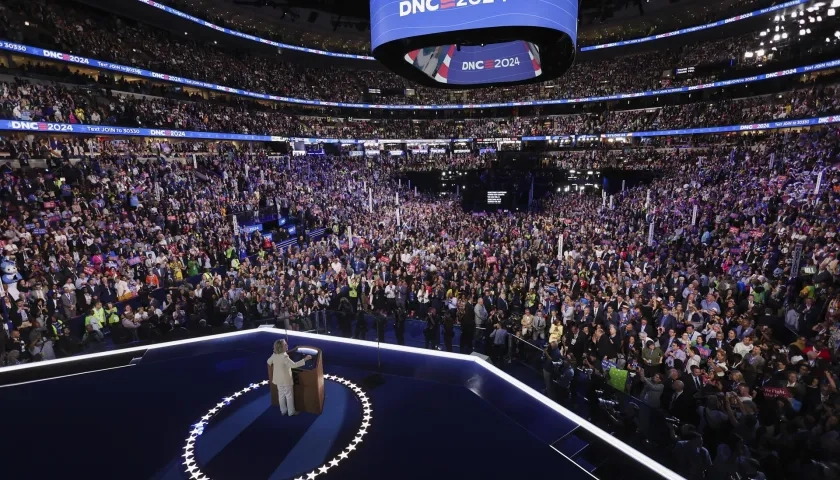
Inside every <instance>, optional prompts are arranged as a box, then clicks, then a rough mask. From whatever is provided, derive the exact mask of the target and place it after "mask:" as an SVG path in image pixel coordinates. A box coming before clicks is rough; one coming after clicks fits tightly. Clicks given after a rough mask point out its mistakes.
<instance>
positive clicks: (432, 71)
mask: <svg viewBox="0 0 840 480" xmlns="http://www.w3.org/2000/svg"><path fill="white" fill-rule="evenodd" d="M405 60H406V61H407V62H409V63H411V64H412V65H413V66H414V67H415V68H417V69H419V70H421V71H422V72H423V73H425V74H426V75H428V76H430V77H431V78H434V79H435V80H436V81H438V82H440V83H448V84H453V85H473V84H477V83H501V82H518V81H520V80H526V79H529V78H535V77H539V76H540V75H542V67H541V65H540V51H539V48H538V47H537V46H536V45H534V44H533V43H530V42H525V41H521V40H520V41H514V42H504V43H495V44H490V45H485V46H481V45H470V46H458V45H444V46H440V47H433V48H424V49H421V50H415V51H413V52H410V53H409V54H408V55H406V56H405Z"/></svg>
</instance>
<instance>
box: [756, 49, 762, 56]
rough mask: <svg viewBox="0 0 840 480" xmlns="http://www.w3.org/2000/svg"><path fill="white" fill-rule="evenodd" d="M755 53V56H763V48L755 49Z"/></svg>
mask: <svg viewBox="0 0 840 480" xmlns="http://www.w3.org/2000/svg"><path fill="white" fill-rule="evenodd" d="M755 54H756V56H759V57H763V56H764V49H763V48H762V49H761V50H756V51H755Z"/></svg>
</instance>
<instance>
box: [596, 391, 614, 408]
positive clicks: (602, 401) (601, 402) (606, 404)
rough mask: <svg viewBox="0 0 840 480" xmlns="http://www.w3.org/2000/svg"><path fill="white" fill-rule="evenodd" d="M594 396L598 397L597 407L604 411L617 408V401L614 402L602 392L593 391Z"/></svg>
mask: <svg viewBox="0 0 840 480" xmlns="http://www.w3.org/2000/svg"><path fill="white" fill-rule="evenodd" d="M595 395H596V396H597V397H598V406H599V407H601V408H606V409H614V408H616V407H618V400H614V399H613V398H611V397H610V396H609V395H605V394H604V391H603V390H595ZM604 397H606V398H604Z"/></svg>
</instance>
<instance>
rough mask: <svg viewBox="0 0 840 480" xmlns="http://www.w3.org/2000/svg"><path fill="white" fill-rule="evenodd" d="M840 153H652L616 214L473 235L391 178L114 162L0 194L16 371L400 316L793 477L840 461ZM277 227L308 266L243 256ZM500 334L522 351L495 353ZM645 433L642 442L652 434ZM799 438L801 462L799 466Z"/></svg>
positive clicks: (20, 177) (372, 171) (822, 132)
mask: <svg viewBox="0 0 840 480" xmlns="http://www.w3.org/2000/svg"><path fill="white" fill-rule="evenodd" d="M837 135H838V131H837V129H836V128H828V127H826V128H823V129H817V130H809V131H804V132H801V133H798V134H797V133H791V132H788V133H785V134H782V133H779V134H772V135H770V136H765V137H764V138H763V140H761V141H760V142H758V143H757V144H755V145H752V146H751V147H749V148H742V147H719V146H712V147H710V148H705V149H692V150H680V151H677V150H672V151H670V152H669V151H664V152H658V153H657V155H659V157H658V159H657V160H656V161H657V162H659V163H660V164H661V165H664V166H667V168H663V169H662V170H661V172H660V173H661V175H662V176H661V177H660V178H658V179H656V180H654V181H653V182H652V183H650V184H648V185H643V186H640V187H636V188H631V189H628V190H626V191H624V192H618V193H617V194H615V196H614V197H613V199H612V200H611V201H610V203H609V204H608V203H607V202H606V200H604V199H602V198H601V197H600V196H590V195H577V194H574V195H564V194H556V195H550V196H548V197H546V198H542V199H539V204H540V205H541V208H539V209H537V210H534V211H531V212H527V213H508V212H499V213H481V214H480V215H475V214H472V213H470V212H465V211H463V210H461V208H460V207H459V206H458V205H456V204H455V203H453V202H454V201H453V200H441V199H439V198H435V197H432V196H427V195H426V194H423V193H418V194H415V193H414V192H412V191H410V190H408V188H407V186H406V185H405V184H404V183H402V182H394V181H393V177H392V175H393V173H394V172H395V171H396V170H397V169H396V167H395V166H396V164H397V163H398V162H399V160H397V159H393V158H390V157H382V158H379V159H377V160H376V161H373V162H371V161H367V160H361V159H358V158H353V157H333V156H312V157H297V158H288V157H285V158H284V157H277V156H270V155H266V154H265V153H263V152H243V151H238V150H237V149H235V148H234V147H233V146H231V145H225V144H219V145H217V146H216V147H214V148H206V149H205V150H208V151H209V153H207V154H204V155H201V158H200V161H199V160H196V161H195V163H194V164H192V165H191V164H190V162H189V161H187V162H186V163H183V164H182V163H180V162H178V161H175V160H170V161H167V160H163V161H162V160H160V159H144V158H142V157H140V156H138V155H137V154H136V153H135V152H131V151H127V150H126V149H128V148H130V145H126V144H125V143H120V142H117V143H108V142H105V143H100V144H98V145H97V146H96V150H97V152H96V153H97V155H96V156H90V157H87V156H86V157H85V158H84V159H83V160H82V161H81V162H80V163H79V164H77V165H76V166H75V167H74V169H72V170H68V169H66V166H64V167H59V168H64V169H65V170H51V171H49V172H44V171H31V172H29V171H21V172H18V171H9V170H7V171H6V172H4V175H3V176H2V177H0V182H2V185H0V195H2V207H1V208H2V209H3V211H2V213H3V215H2V217H1V218H2V220H0V222H2V225H0V230H2V231H3V237H4V240H3V242H4V246H3V248H4V258H5V261H4V264H3V272H4V290H5V296H4V303H3V305H4V307H3V310H2V311H3V316H4V324H3V325H4V328H3V335H4V340H3V342H2V345H3V349H4V351H3V357H4V362H5V363H6V364H15V363H18V362H27V361H38V360H45V359H50V358H54V357H58V356H64V355H71V354H74V353H76V352H79V351H82V350H84V351H94V350H96V349H98V348H104V345H105V344H108V343H109V342H114V343H120V342H126V341H132V339H135V338H136V339H141V340H149V339H154V338H177V336H178V335H185V334H187V333H186V332H193V331H195V332H202V331H217V330H214V329H218V328H230V329H236V328H244V327H245V326H247V325H248V324H251V323H253V322H258V321H266V320H269V321H275V322H277V323H280V324H286V325H289V326H290V327H292V328H303V329H311V328H312V327H313V325H314V324H316V323H318V322H320V321H322V320H319V315H324V316H326V312H328V311H330V312H338V313H337V314H335V313H334V314H333V315H338V318H339V325H340V329H341V331H342V333H345V334H351V333H352V332H351V330H352V329H353V325H351V324H350V323H349V320H348V319H350V318H351V315H352V314H354V313H355V312H359V311H361V312H365V311H369V312H384V313H387V314H397V315H406V316H408V317H411V318H419V319H422V320H424V321H426V322H428V324H429V325H431V328H430V329H429V330H428V331H429V332H435V328H438V327H440V328H441V329H442V331H443V340H444V342H443V343H444V345H445V347H441V348H448V349H451V348H452V345H451V344H452V338H453V337H452V335H451V332H452V328H454V326H455V325H457V324H460V326H461V331H462V335H461V341H462V349H461V351H462V352H468V351H470V350H471V348H472V346H473V341H475V342H476V343H477V344H479V345H481V344H482V343H483V344H484V347H483V348H485V351H486V352H487V353H489V354H490V355H491V357H492V358H493V359H494V361H496V362H497V363H499V364H503V363H502V362H503V361H504V357H506V356H508V355H513V356H516V355H519V353H517V351H516V350H515V349H516V348H523V349H524V346H523V345H522V342H521V341H520V340H518V339H519V338H521V339H526V340H528V341H529V342H534V343H536V344H545V345H547V351H546V355H547V356H548V357H547V358H551V359H552V362H549V365H552V366H553V365H554V362H557V363H561V364H563V365H568V366H577V367H579V368H581V369H584V370H585V371H588V372H590V373H589V374H590V375H601V374H603V375H609V376H610V377H612V376H617V375H619V372H625V371H629V372H632V373H634V374H635V380H633V381H631V382H630V383H629V385H628V386H627V388H628V389H629V390H630V391H631V392H633V393H636V394H637V395H639V397H640V399H641V401H642V402H643V403H644V404H645V405H646V406H647V407H646V408H649V409H653V410H654V411H657V412H658V411H665V412H667V413H668V414H669V415H672V416H674V417H676V418H678V419H679V422H681V423H682V425H683V427H682V428H681V432H682V434H684V435H685V437H684V439H682V440H679V441H681V442H685V441H690V442H696V441H697V440H696V439H697V438H698V436H700V435H702V438H703V441H704V442H705V449H706V450H707V451H708V452H709V458H710V459H714V463H711V460H710V463H709V464H707V465H704V466H703V467H702V468H704V469H708V470H709V471H710V472H711V471H716V470H715V469H724V470H726V471H731V472H734V471H740V470H738V469H740V468H746V467H750V468H759V469H761V470H762V471H764V472H765V474H766V475H767V476H768V478H769V477H772V476H774V475H783V474H789V473H791V472H793V471H795V469H797V468H799V466H800V463H798V462H801V461H805V460H809V459H814V458H818V459H823V458H830V456H831V455H832V454H833V453H835V450H836V448H837V447H836V444H835V443H834V442H833V441H832V440H831V439H832V435H833V432H834V429H833V427H832V423H831V418H833V416H832V413H831V412H832V411H833V405H834V403H835V400H836V399H835V396H836V392H835V390H834V377H833V374H834V371H835V368H836V367H835V366H834V365H833V362H832V361H833V360H834V358H835V357H834V355H835V351H836V349H837V348H838V342H837V341H836V339H835V337H836V336H837V335H835V333H836V330H837V325H836V324H837V322H838V320H840V319H838V316H837V315H836V310H837V309H836V308H835V307H836V306H837V305H836V304H837V302H838V297H837V290H836V286H835V285H836V284H835V278H836V275H837V274H838V271H837V268H838V261H837V259H836V255H837V239H836V229H837V226H838V225H837V221H838V220H837V219H838V218H840V216H838V215H837V211H836V209H837V205H838V195H840V186H839V185H840V172H838V170H837V165H838V163H839V162H838V160H840V159H838V153H839V151H838V149H837V145H838V137H837ZM51 147H53V150H56V149H66V148H78V149H80V150H81V151H83V152H88V151H89V150H90V145H89V144H84V142H80V143H76V144H74V145H70V146H68V145H66V144H62V145H51ZM149 148H151V149H153V150H158V151H160V150H163V149H164V148H165V145H163V144H158V145H154V146H152V147H149ZM166 148H168V147H166ZM121 150H122V151H123V153H121ZM91 153H92V152H91ZM196 167H197V168H196ZM59 171H63V173H61V175H64V176H63V177H58V176H57V173H58V172H59ZM73 172H75V173H73ZM819 172H822V175H821V176H820V180H819V184H820V188H819V189H817V187H816V185H815V184H816V183H817V174H818V173H819ZM374 185H375V187H376V188H375V189H374V188H372V187H373V186H374ZM815 190H817V192H816V193H815ZM187 191H189V192H190V194H189V195H187V194H186V192H187ZM648 192H650V193H648ZM397 194H400V195H399V209H400V223H399V225H398V224H397V216H396V208H397V205H396V202H397V196H398V195H397ZM648 195H650V197H648ZM369 202H370V203H369ZM609 205H612V208H610V206H609ZM694 206H697V214H696V219H695V221H694V222H693V225H692V220H691V218H692V214H693V207H694ZM271 207H273V208H274V209H276V210H278V211H279V212H280V213H281V214H282V215H286V216H288V217H289V218H291V219H293V223H294V224H295V225H296V226H297V229H298V242H299V243H298V245H297V246H294V247H289V248H283V249H276V248H275V246H274V244H273V243H272V242H271V241H270V240H268V239H266V238H263V237H262V236H260V235H259V234H256V235H255V234H246V233H244V232H243V231H240V232H239V234H238V235H237V234H236V232H235V227H234V225H233V223H232V221H231V217H230V215H231V214H232V213H237V212H247V211H255V210H262V209H266V208H271ZM369 209H370V210H372V212H371V211H370V210H369ZM650 223H653V225H654V235H653V240H652V242H650V241H649V240H648V228H649V224H650ZM322 226H323V227H326V228H327V231H326V232H325V235H326V236H325V237H323V238H321V239H317V238H315V239H310V238H309V237H308V235H306V232H308V231H311V230H312V229H314V228H317V227H322ZM351 232H352V233H351ZM558 236H563V238H564V242H563V245H564V248H563V251H562V252H560V251H558V241H557V238H558ZM797 245H801V247H802V250H801V252H802V253H801V256H800V257H799V260H798V264H797V265H794V263H795V262H794V255H795V253H794V252H797V251H798V247H797ZM187 278H194V279H196V280H195V281H196V282H197V283H190V282H184V280H185V279H187ZM789 279H793V280H789ZM322 312H323V313H322ZM400 312H402V313H400ZM80 318H81V321H82V322H83V325H84V332H82V333H81V334H80V333H79V332H74V331H73V325H75V324H74V322H78V321H80V320H79V319H80ZM363 323H364V322H363ZM356 327H357V329H358V327H359V323H356ZM476 327H482V328H483V329H485V330H476ZM502 329H505V330H506V331H507V332H509V334H510V335H512V336H513V337H515V338H514V340H513V343H508V339H507V336H506V335H505V334H503V333H497V334H492V337H491V338H489V339H486V340H484V335H485V334H484V333H482V332H484V331H499V330H502ZM106 333H107V335H108V336H110V337H111V339H110V340H109V339H107V338H106V335H105V334H106ZM355 334H356V335H359V334H360V333H359V332H358V331H357V332H355ZM786 334H790V335H793V340H795V341H793V343H790V341H788V340H785V335H786ZM361 335H362V337H364V335H365V332H364V331H362V332H361ZM499 338H501V339H502V341H498V339H499ZM427 342H428V344H429V346H430V347H435V346H437V345H438V344H439V343H438V342H439V337H438V335H437V334H431V333H430V334H429V338H428V339H427ZM510 345H519V347H515V348H514V351H513V352H512V353H511V350H510V349H509V348H511V347H510ZM596 372H597V373H596ZM549 374H550V375H549V377H550V376H551V375H552V374H553V373H552V372H551V371H549ZM548 387H549V390H548V392H547V393H549V394H551V395H556V394H557V392H554V391H552V389H553V388H554V386H553V385H552V384H551V383H549V384H548ZM692 388H694V389H693V390H692ZM637 389H640V390H637ZM561 390H562V389H561ZM683 394H684V395H685V397H684V399H683V400H680V401H679V402H677V401H676V399H677V398H680V397H682V395H683ZM675 397H676V398H675ZM634 418H635V417H634ZM712 418H714V419H715V420H712ZM634 421H635V422H637V424H638V429H639V430H640V431H641V433H642V434H643V435H645V434H650V433H651V431H652V430H651V425H650V422H651V419H650V418H649V417H648V416H646V415H642V416H641V417H638V418H635V420H634ZM727 422H728V423H727ZM726 425H731V427H726ZM798 430H802V431H803V432H807V435H806V437H807V438H808V443H807V445H808V446H809V448H807V449H805V448H802V447H803V445H802V444H801V443H796V444H789V443H785V441H784V439H785V438H788V435H789V434H790V433H791V432H795V431H798ZM648 439H649V440H650V441H654V442H664V441H665V439H664V438H659V437H651V438H648ZM733 442H734V443H733ZM779 449H781V451H782V452H784V454H785V455H786V457H785V458H786V459H787V460H786V462H784V463H782V464H778V462H777V460H778V457H776V456H775V455H772V454H771V453H772V452H776V451H779ZM732 455H735V456H736V457H738V458H742V459H743V460H744V462H741V461H740V460H739V462H734V461H733V462H728V461H727V459H730V458H731V456H732ZM701 457H702V455H701ZM692 465H694V464H692ZM727 469H728V470H727ZM780 478H781V477H780Z"/></svg>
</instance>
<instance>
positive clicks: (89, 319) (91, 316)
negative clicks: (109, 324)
mask: <svg viewBox="0 0 840 480" xmlns="http://www.w3.org/2000/svg"><path fill="white" fill-rule="evenodd" d="M88 325H90V326H91V327H93V329H94V330H96V331H101V330H102V323H100V322H99V318H98V317H97V316H96V314H95V313H94V309H93V308H91V309H90V310H88V314H87V316H85V328H87V326H88Z"/></svg>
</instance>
